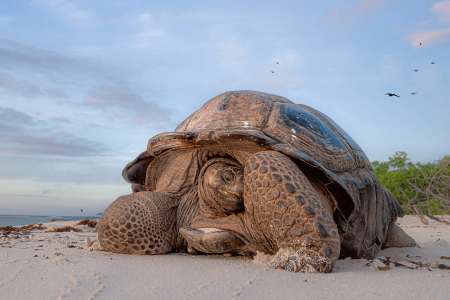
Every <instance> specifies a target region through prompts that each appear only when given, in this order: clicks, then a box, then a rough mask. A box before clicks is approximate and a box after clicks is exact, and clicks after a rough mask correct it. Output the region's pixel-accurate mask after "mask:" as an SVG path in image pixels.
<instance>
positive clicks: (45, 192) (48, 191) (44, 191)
mask: <svg viewBox="0 0 450 300" xmlns="http://www.w3.org/2000/svg"><path fill="white" fill-rule="evenodd" d="M41 194H50V190H43V191H42V193H41Z"/></svg>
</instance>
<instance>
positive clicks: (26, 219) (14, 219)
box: [0, 215, 100, 227]
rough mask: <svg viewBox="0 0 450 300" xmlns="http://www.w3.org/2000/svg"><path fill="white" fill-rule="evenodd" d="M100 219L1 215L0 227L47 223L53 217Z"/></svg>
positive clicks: (77, 218)
mask: <svg viewBox="0 0 450 300" xmlns="http://www.w3.org/2000/svg"><path fill="white" fill-rule="evenodd" d="M88 218H89V219H91V220H92V219H99V218H100V216H95V217H92V216H91V217H88V216H26V215H0V227H2V226H19V225H29V224H35V223H40V222H42V223H45V222H48V221H50V220H52V219H55V220H67V221H76V220H84V219H88Z"/></svg>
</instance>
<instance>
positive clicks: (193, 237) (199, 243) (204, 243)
mask: <svg viewBox="0 0 450 300" xmlns="http://www.w3.org/2000/svg"><path fill="white" fill-rule="evenodd" d="M180 234H181V235H182V236H183V237H184V238H185V239H186V241H187V242H188V253H189V249H191V251H192V252H193V253H194V254H197V253H195V251H194V250H197V251H200V252H203V253H227V252H236V253H239V254H245V253H246V245H245V243H244V242H243V241H242V239H241V238H239V236H237V235H236V234H234V233H232V232H230V231H226V230H221V229H216V228H193V227H182V228H180Z"/></svg>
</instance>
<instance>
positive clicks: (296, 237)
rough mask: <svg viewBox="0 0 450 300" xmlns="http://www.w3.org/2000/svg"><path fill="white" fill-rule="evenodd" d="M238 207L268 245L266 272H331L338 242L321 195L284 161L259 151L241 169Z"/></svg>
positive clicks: (295, 168)
mask: <svg viewBox="0 0 450 300" xmlns="http://www.w3.org/2000/svg"><path fill="white" fill-rule="evenodd" d="M244 184H245V188H244V204H245V208H246V211H248V212H249V214H250V217H251V218H253V219H254V222H255V224H256V226H257V227H258V228H259V230H261V231H263V232H264V235H265V236H266V237H267V238H268V239H269V240H270V241H272V243H273V251H274V252H276V254H275V255H274V256H273V257H272V260H271V261H272V266H273V267H275V268H279V267H281V268H285V269H287V270H289V271H294V272H299V271H301V272H320V273H326V272H331V271H332V270H333V267H334V263H335V262H336V260H337V259H338V257H339V252H340V239H339V234H338V229H337V226H336V224H335V222H334V220H333V217H332V212H331V211H329V210H328V209H327V206H326V205H325V201H328V200H327V199H326V198H325V197H324V196H323V195H321V194H320V193H318V192H317V191H316V190H315V189H314V188H313V186H312V185H311V183H310V182H309V180H308V178H307V177H306V176H305V175H304V174H303V172H302V171H301V170H300V169H299V168H298V167H297V165H296V164H295V163H294V162H293V161H292V160H291V159H290V158H288V157H287V156H285V155H283V154H281V153H279V152H275V151H264V152H258V153H256V154H254V155H253V156H252V157H251V158H250V159H249V161H248V163H247V165H246V166H245V175H244Z"/></svg>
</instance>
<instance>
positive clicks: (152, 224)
mask: <svg viewBox="0 0 450 300" xmlns="http://www.w3.org/2000/svg"><path fill="white" fill-rule="evenodd" d="M177 200H178V198H177V197H175V196H173V195H171V194H166V193H156V192H138V193H133V194H130V195H126V196H122V197H119V198H118V199H117V200H116V201H114V202H113V203H112V204H111V205H110V206H109V207H108V208H107V209H106V210H105V212H104V213H103V215H102V217H101V218H100V220H99V222H98V224H97V231H98V239H99V241H100V244H101V245H102V247H103V248H105V249H106V250H108V251H111V252H117V253H128V254H165V253H169V252H171V251H172V249H173V247H174V244H175V236H176V230H175V223H176V207H177V204H178V201H177Z"/></svg>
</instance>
